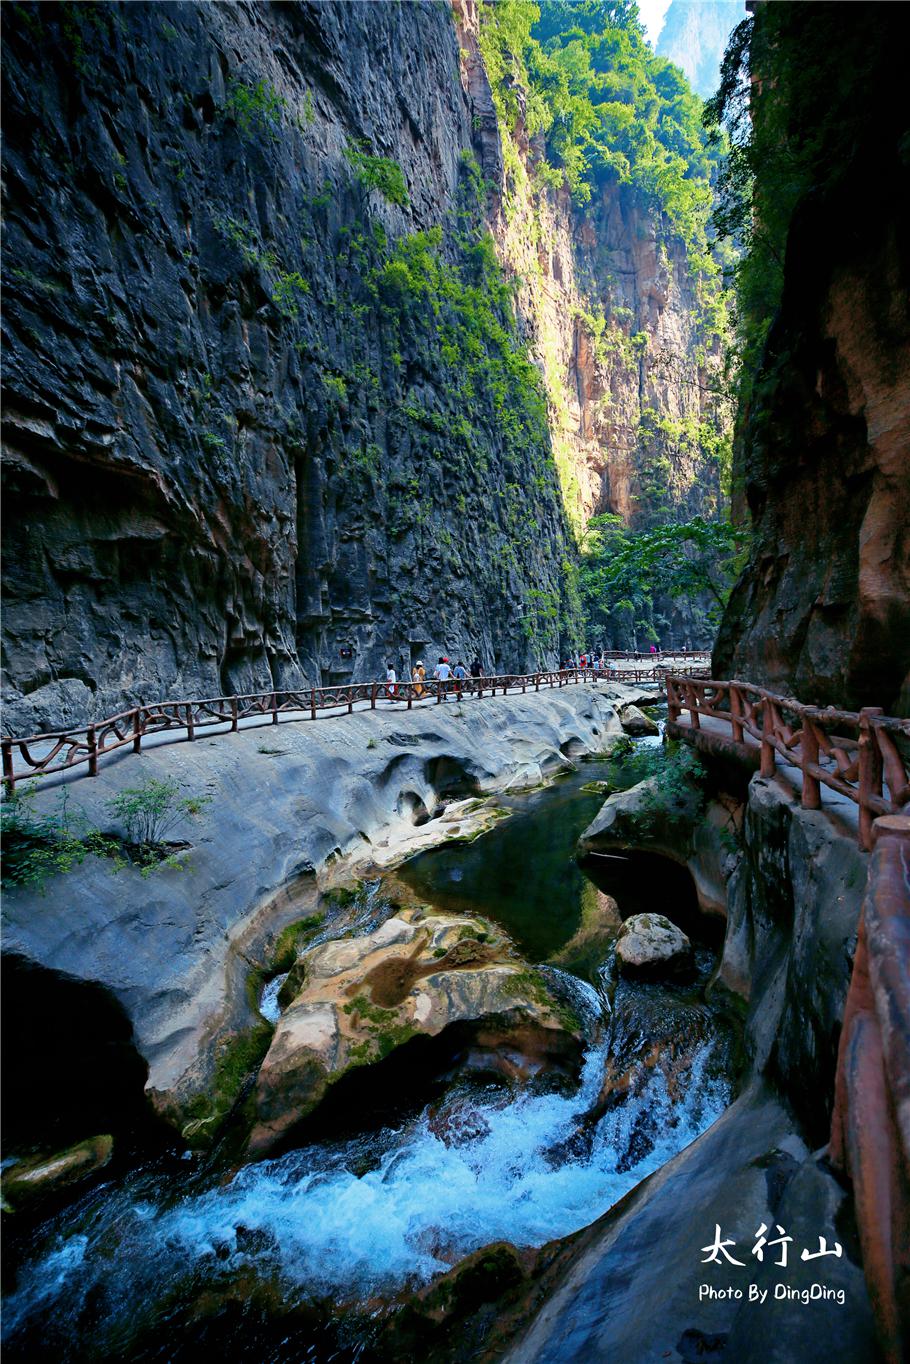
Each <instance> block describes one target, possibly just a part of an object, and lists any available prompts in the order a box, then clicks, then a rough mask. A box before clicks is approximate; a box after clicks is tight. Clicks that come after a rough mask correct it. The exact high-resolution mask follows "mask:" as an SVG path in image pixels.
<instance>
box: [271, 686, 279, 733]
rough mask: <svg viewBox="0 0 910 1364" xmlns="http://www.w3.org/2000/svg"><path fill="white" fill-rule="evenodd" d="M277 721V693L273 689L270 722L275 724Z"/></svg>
mask: <svg viewBox="0 0 910 1364" xmlns="http://www.w3.org/2000/svg"><path fill="white" fill-rule="evenodd" d="M277 723H278V693H277V691H273V692H272V724H273V725H277Z"/></svg>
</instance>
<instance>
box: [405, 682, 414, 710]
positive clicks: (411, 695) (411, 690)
mask: <svg viewBox="0 0 910 1364" xmlns="http://www.w3.org/2000/svg"><path fill="white" fill-rule="evenodd" d="M407 688H408V710H410V709H411V703H412V701H413V699H414V688H413V686H412V685H411V684H410V683H408V684H407Z"/></svg>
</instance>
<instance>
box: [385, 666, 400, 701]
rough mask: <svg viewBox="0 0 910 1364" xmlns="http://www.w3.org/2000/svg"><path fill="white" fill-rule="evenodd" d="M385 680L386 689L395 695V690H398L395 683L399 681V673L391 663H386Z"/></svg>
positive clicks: (390, 694)
mask: <svg viewBox="0 0 910 1364" xmlns="http://www.w3.org/2000/svg"><path fill="white" fill-rule="evenodd" d="M385 681H386V688H385V689H386V691H387V693H388V694H389V696H394V695H395V692H396V691H397V687H396V686H395V683H396V682H397V681H398V677H397V675H396V672H395V668H394V666H393V665H392V664H391V663H387V664H386V667H385Z"/></svg>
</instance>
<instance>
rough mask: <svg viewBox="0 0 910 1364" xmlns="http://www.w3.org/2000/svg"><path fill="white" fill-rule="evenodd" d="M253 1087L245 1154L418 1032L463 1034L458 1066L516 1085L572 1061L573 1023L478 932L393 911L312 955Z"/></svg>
mask: <svg viewBox="0 0 910 1364" xmlns="http://www.w3.org/2000/svg"><path fill="white" fill-rule="evenodd" d="M301 966H302V968H303V970H302V975H303V985H302V988H301V989H300V991H299V993H298V994H297V996H296V998H295V999H294V1000H293V1002H292V1003H291V1004H290V1006H289V1007H288V1008H287V1010H286V1011H285V1012H284V1013H283V1014H282V1015H281V1017H280V1019H279V1021H278V1025H277V1027H276V1030H275V1035H274V1037H273V1039H272V1044H271V1046H270V1047H269V1050H268V1054H267V1055H266V1057H265V1060H264V1062H263V1064H262V1067H261V1069H260V1072H259V1077H258V1080H257V1084H256V1094H255V1106H256V1116H257V1122H256V1125H255V1127H254V1129H253V1132H252V1134H251V1137H250V1144H249V1149H250V1152H251V1153H252V1154H255V1155H262V1154H265V1153H266V1152H267V1151H269V1150H271V1149H272V1148H273V1147H274V1146H275V1145H276V1143H277V1142H279V1141H280V1140H281V1139H282V1138H283V1137H284V1136H285V1135H286V1134H287V1133H288V1131H289V1130H290V1129H291V1128H292V1127H294V1125H295V1124H296V1123H297V1122H299V1121H300V1119H301V1118H303V1117H305V1116H306V1115H307V1114H308V1113H310V1112H311V1111H312V1110H313V1109H314V1108H315V1107H316V1105H317V1104H318V1103H319V1101H320V1100H321V1099H322V1097H323V1095H324V1094H325V1093H326V1090H327V1089H328V1088H329V1087H330V1086H331V1085H332V1084H334V1083H335V1082H336V1081H337V1080H338V1079H339V1078H340V1077H341V1076H342V1075H343V1074H345V1072H347V1071H350V1070H352V1069H354V1068H355V1067H358V1066H365V1065H369V1064H371V1063H373V1062H377V1061H382V1060H384V1059H385V1058H386V1057H388V1056H389V1055H390V1054H391V1053H392V1052H393V1051H395V1050H396V1049H397V1048H398V1047H401V1046H403V1045H404V1044H405V1043H407V1042H409V1041H410V1040H411V1039H412V1038H414V1037H416V1036H418V1035H419V1034H422V1035H424V1036H427V1037H434V1036H437V1035H438V1034H439V1033H441V1032H442V1031H443V1029H444V1028H447V1027H449V1026H450V1025H451V1024H456V1023H458V1024H465V1023H470V1024H473V1025H475V1028H474V1037H473V1040H474V1043H475V1044H476V1046H475V1049H474V1051H473V1052H471V1053H469V1056H468V1064H477V1063H478V1061H480V1063H481V1064H482V1065H483V1066H484V1067H488V1068H491V1069H494V1070H496V1071H498V1072H499V1073H501V1074H503V1075H504V1076H506V1077H507V1078H509V1079H513V1080H514V1079H517V1080H523V1079H527V1078H529V1077H530V1076H531V1075H533V1074H535V1073H537V1072H538V1071H540V1070H541V1069H543V1068H545V1067H549V1066H551V1065H555V1066H557V1067H558V1068H559V1067H564V1066H565V1064H566V1062H567V1061H568V1060H570V1059H571V1061H572V1064H573V1065H574V1063H575V1062H576V1061H577V1059H578V1055H579V1050H580V1036H579V1032H578V1023H577V1020H576V1019H575V1018H574V1017H573V1016H572V1014H571V1012H570V1011H568V1010H566V1009H565V1008H564V1007H563V1006H561V1005H560V1004H559V1003H558V1002H557V1001H556V1000H555V999H554V998H553V997H552V996H551V994H550V992H549V990H548V988H547V985H546V983H545V981H544V979H543V977H542V976H540V975H538V974H537V973H536V972H534V971H533V970H532V969H531V968H530V967H529V966H528V964H527V963H526V962H524V961H521V960H520V959H519V958H517V957H516V956H515V954H514V951H513V949H512V948H511V945H510V944H509V943H508V941H507V940H506V939H505V938H503V936H502V935H501V934H500V933H498V932H497V930H496V929H494V928H493V927H492V926H491V925H490V924H489V923H487V922H486V921H484V920H483V919H480V918H474V917H471V918H468V917H465V916H463V915H445V914H437V913H432V912H429V911H428V910H426V909H425V908H424V907H422V906H418V907H414V908H410V909H405V910H402V911H401V912H400V913H398V914H396V915H394V916H393V917H392V918H389V919H387V920H386V921H385V923H383V924H382V925H381V926H380V927H379V928H378V929H376V930H375V932H373V933H369V934H366V935H364V936H362V937H356V938H343V939H341V940H339V941H335V942H327V943H323V944H320V945H319V946H317V947H314V948H312V949H311V950H310V951H309V952H307V953H305V954H304V956H303V957H302V959H301Z"/></svg>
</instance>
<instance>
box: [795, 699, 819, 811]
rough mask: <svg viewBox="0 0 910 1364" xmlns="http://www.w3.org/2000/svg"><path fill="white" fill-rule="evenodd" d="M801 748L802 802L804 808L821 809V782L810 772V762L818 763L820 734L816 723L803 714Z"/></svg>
mask: <svg viewBox="0 0 910 1364" xmlns="http://www.w3.org/2000/svg"><path fill="white" fill-rule="evenodd" d="M799 748H800V756H801V762H802V769H803V794H802V798H801V800H800V804H801V805H802V807H803V809H804V810H820V809H821V804H822V790H821V783H820V782H819V780H818V777H813V776H812V775H811V774H810V772H809V765H810V763H815V764H816V766H817V765H818V734H817V733H816V730H815V725H814V724H813V722H812V721H811V720H810V719H809V717H808V716H807V715H804V716H803V736H802V739H801V740H800V745H799Z"/></svg>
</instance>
